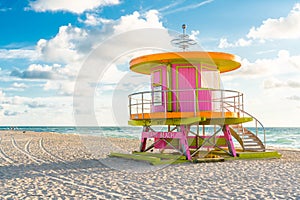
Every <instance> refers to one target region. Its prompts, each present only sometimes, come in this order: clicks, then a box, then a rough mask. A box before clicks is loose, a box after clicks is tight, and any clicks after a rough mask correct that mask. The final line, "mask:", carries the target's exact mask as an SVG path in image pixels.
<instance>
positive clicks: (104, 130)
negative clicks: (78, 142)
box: [0, 126, 300, 149]
mask: <svg viewBox="0 0 300 200" xmlns="http://www.w3.org/2000/svg"><path fill="white" fill-rule="evenodd" d="M10 129H11V127H10V126H1V127H0V130H10ZM14 129H16V130H20V131H35V132H57V133H61V134H73V133H79V134H84V135H100V136H107V137H116V138H130V139H139V138H140V133H141V131H142V128H141V127H130V126H125V127H116V126H111V127H108V126H102V127H74V126H58V127H55V126H17V127H14ZM248 129H249V130H250V131H253V132H255V128H248ZM158 130H159V129H158ZM265 131H266V144H267V146H274V147H283V148H297V149H300V128H294V127H290V128H289V127H285V128H284V127H276V128H275V127H267V128H265Z"/></svg>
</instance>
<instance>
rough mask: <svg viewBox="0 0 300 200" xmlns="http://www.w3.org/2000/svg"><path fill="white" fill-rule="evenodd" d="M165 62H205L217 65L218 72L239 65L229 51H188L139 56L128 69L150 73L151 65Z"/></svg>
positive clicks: (227, 70)
mask: <svg viewBox="0 0 300 200" xmlns="http://www.w3.org/2000/svg"><path fill="white" fill-rule="evenodd" d="M167 63H191V64H195V63H207V64H212V65H215V66H217V67H218V69H219V70H220V73H224V72H229V71H233V70H235V69H238V68H239V67H240V66H241V63H239V62H238V61H236V57H235V56H234V55H232V54H229V53H222V52H205V51H189V52H167V53H157V54H149V55H145V56H140V57H137V58H134V59H132V60H131V61H130V69H131V70H132V71H134V72H137V73H141V74H150V73H151V69H152V68H153V67H156V66H157V65H159V64H167Z"/></svg>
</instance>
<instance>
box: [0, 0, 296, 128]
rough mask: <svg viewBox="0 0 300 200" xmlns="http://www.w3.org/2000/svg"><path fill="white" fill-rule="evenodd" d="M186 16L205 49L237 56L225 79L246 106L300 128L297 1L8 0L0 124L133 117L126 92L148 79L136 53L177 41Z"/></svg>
mask: <svg viewBox="0 0 300 200" xmlns="http://www.w3.org/2000/svg"><path fill="white" fill-rule="evenodd" d="M182 24H187V33H188V34H189V35H190V36H191V37H192V38H194V39H195V40H196V41H197V43H198V46H197V48H199V49H201V50H205V51H217V52H227V53H231V54H234V55H236V56H237V58H238V60H239V61H240V62H241V64H242V66H241V68H240V69H238V70H236V71H233V72H229V73H224V74H222V75H221V78H222V83H223V87H224V89H230V90H236V91H240V92H242V93H243V94H244V103H245V105H244V107H245V110H246V111H247V112H248V113H251V114H252V115H254V116H256V117H257V118H258V119H259V120H260V121H261V122H262V123H263V124H264V126H266V127H300V120H299V114H298V113H299V112H300V47H299V44H300V42H299V41H300V1H299V0H298V1H296V0H285V1H282V0H273V1H268V0H245V1H238V0H226V1H225V0H195V1H191V0H176V1H175V0H174V1H171V0H168V1H165V0H156V1H147V0H142V1H140V0H130V1H129V0H85V1H81V0H72V1H70V0H69V1H68V0H61V1H56V0H35V1H30V0H29V1H24V0H15V1H10V0H1V1H0V80H1V81H0V125H1V126H21V125H26V126H39V125H42V126H64V125H71V126H73V125H85V124H89V122H88V121H89V120H91V121H93V120H94V121H95V123H96V124H98V125H101V126H102V125H103V126H104V125H105V126H108V125H126V121H127V120H128V113H127V110H128V108H127V104H126V102H127V95H129V94H130V93H133V92H137V91H144V90H147V89H148V90H149V82H150V78H149V77H147V76H143V75H137V74H134V73H132V72H130V71H129V60H130V59H132V58H134V57H136V56H139V55H143V54H145V53H153V52H156V51H158V50H159V49H160V50H161V49H164V51H166V50H170V48H172V47H169V41H170V39H172V37H174V34H172V33H177V32H176V31H178V32H180V31H181V25H182ZM145 30H146V31H145ZM157 33H161V35H157V36H155V34H157ZM151 44H152V46H151ZM138 45H140V48H139V46H138ZM150 47H151V48H150ZM95 52H97V53H95ZM99 55H100V57H99ZM97 56H98V57H97ZM91 66H93V67H91ZM86 76H93V77H89V80H88V81H87V78H86ZM91 79H93V80H91ZM81 80H85V81H81ZM84 95H86V96H87V98H85V100H83V101H80V100H78V99H81V97H82V96H84ZM91 113H92V115H93V116H92V119H90V114H91ZM79 116H80V117H79ZM78 117H79V118H78ZM95 123H94V122H92V123H90V124H89V125H94V124H95Z"/></svg>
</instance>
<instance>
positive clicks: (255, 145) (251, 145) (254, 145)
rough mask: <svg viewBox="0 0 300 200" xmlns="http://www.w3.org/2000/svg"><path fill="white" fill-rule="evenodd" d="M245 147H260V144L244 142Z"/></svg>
mask: <svg viewBox="0 0 300 200" xmlns="http://www.w3.org/2000/svg"><path fill="white" fill-rule="evenodd" d="M244 147H260V145H258V144H246V145H245V143H244Z"/></svg>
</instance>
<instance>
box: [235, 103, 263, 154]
mask: <svg viewBox="0 0 300 200" xmlns="http://www.w3.org/2000/svg"><path fill="white" fill-rule="evenodd" d="M237 109H238V110H239V111H240V112H242V113H244V114H246V115H248V116H250V117H251V118H252V119H254V120H255V128H256V136H257V135H258V129H257V123H259V125H260V126H261V127H262V129H263V134H264V146H265V149H266V129H265V127H264V125H263V124H262V123H261V122H260V121H259V120H258V119H257V118H256V117H254V116H253V115H251V114H250V113H248V112H247V111H245V110H242V109H240V108H237Z"/></svg>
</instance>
